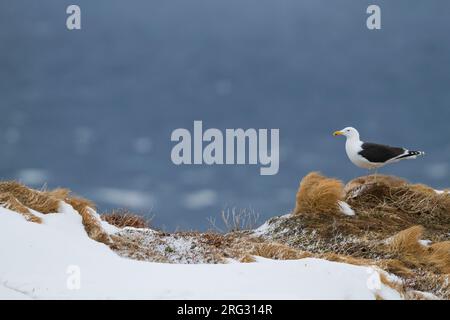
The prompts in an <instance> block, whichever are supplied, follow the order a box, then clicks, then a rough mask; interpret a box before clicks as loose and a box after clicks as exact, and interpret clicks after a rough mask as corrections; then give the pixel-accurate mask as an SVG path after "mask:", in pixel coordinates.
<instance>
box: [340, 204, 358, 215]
mask: <svg viewBox="0 0 450 320" xmlns="http://www.w3.org/2000/svg"><path fill="white" fill-rule="evenodd" d="M339 209H341V212H342V213H343V214H345V215H346V216H354V215H355V211H353V209H352V208H351V207H350V205H349V204H348V203H347V202H344V201H339Z"/></svg>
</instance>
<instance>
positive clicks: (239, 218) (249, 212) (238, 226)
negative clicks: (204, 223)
mask: <svg viewBox="0 0 450 320" xmlns="http://www.w3.org/2000/svg"><path fill="white" fill-rule="evenodd" d="M220 216H221V222H222V225H221V226H219V224H218V223H217V222H216V219H215V218H213V217H209V218H208V222H209V225H210V227H211V229H212V230H213V231H218V232H221V233H225V232H236V231H244V230H253V229H255V228H256V227H257V226H258V221H259V213H258V212H256V211H255V210H253V209H245V208H244V209H238V208H236V207H232V208H227V209H224V210H222V212H221V215H220Z"/></svg>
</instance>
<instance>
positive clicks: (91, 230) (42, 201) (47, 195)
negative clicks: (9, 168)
mask: <svg viewBox="0 0 450 320" xmlns="http://www.w3.org/2000/svg"><path fill="white" fill-rule="evenodd" d="M60 201H65V202H66V203H68V204H70V205H71V206H72V207H73V208H74V209H75V210H76V211H78V213H79V214H80V215H81V217H82V221H83V225H84V228H85V229H86V232H87V234H88V235H89V237H91V238H92V239H94V240H97V241H100V242H103V243H107V244H109V243H110V241H111V239H110V238H109V236H108V234H107V233H106V232H105V231H104V230H103V229H102V227H101V224H100V220H99V219H98V218H97V217H96V215H95V212H94V211H92V209H91V208H95V205H94V204H93V203H92V202H91V201H89V200H87V199H84V198H79V197H74V196H72V195H71V194H70V190H68V189H62V188H58V189H54V190H34V189H30V188H28V187H26V186H24V185H23V184H20V183H18V182H16V181H5V182H0V203H2V205H3V206H5V207H9V208H10V209H12V210H14V211H16V212H18V213H20V214H22V215H23V216H24V217H25V219H27V220H29V221H32V222H37V223H41V222H42V219H40V218H39V217H37V216H35V215H33V214H32V213H31V212H30V211H29V210H28V208H30V209H33V210H35V211H38V212H40V213H43V214H50V213H57V212H58V210H59V205H60Z"/></svg>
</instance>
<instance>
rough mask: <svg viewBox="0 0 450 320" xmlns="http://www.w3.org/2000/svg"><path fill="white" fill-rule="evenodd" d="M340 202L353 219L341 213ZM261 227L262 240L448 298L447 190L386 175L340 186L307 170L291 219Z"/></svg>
mask: <svg viewBox="0 0 450 320" xmlns="http://www.w3.org/2000/svg"><path fill="white" fill-rule="evenodd" d="M339 201H345V202H346V203H348V204H349V205H350V207H351V208H352V209H353V210H354V211H355V213H356V215H355V216H346V215H344V214H342V213H341V212H340V210H339V206H338V205H339ZM268 224H269V227H268V228H267V231H266V232H265V233H264V234H263V237H264V238H265V241H268V240H270V241H276V242H280V243H283V244H287V245H289V246H290V247H291V248H294V249H297V250H301V251H306V252H309V253H312V254H314V255H316V256H319V257H323V258H325V259H329V260H335V261H342V262H347V263H352V264H362V265H368V264H373V265H377V266H379V267H381V268H382V269H384V270H386V271H389V272H392V273H395V274H397V275H399V276H401V277H403V278H404V279H406V281H405V283H407V284H408V285H409V286H410V288H413V289H416V290H423V291H431V292H433V293H435V294H436V295H438V296H440V297H445V298H450V285H449V282H450V233H449V231H450V193H447V192H436V191H435V190H434V189H432V188H430V187H428V186H425V185H420V184H410V183H408V182H407V181H406V180H404V179H400V178H397V177H392V176H383V175H378V176H377V178H376V180H375V177H373V176H366V177H360V178H357V179H354V180H352V181H350V182H349V183H347V184H346V185H345V186H343V184H342V182H339V181H337V180H335V179H330V178H327V177H324V176H322V175H320V174H318V173H311V174H309V175H307V176H305V177H304V178H303V180H302V181H301V183H300V188H299V190H298V192H297V195H296V205H295V208H294V210H293V211H292V214H291V215H290V216H289V217H282V218H273V219H271V220H270V221H269V222H268ZM424 240H427V241H424Z"/></svg>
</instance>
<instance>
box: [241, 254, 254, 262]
mask: <svg viewBox="0 0 450 320" xmlns="http://www.w3.org/2000/svg"><path fill="white" fill-rule="evenodd" d="M239 262H241V263H252V262H256V259H255V257H253V256H252V255H250V254H246V255H244V256H243V257H242V258H241V259H239Z"/></svg>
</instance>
